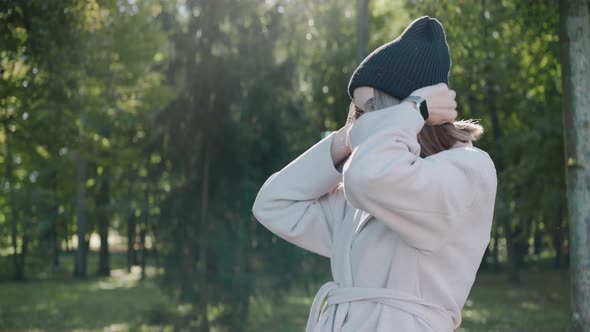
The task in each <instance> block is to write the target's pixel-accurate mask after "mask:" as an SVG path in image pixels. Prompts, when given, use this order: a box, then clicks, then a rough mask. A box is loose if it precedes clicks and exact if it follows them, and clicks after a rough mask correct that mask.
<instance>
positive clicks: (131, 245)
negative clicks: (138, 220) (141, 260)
mask: <svg viewBox="0 0 590 332" xmlns="http://www.w3.org/2000/svg"><path fill="white" fill-rule="evenodd" d="M136 264H137V253H136V252H135V213H134V211H132V210H130V211H129V216H127V272H128V273H131V267H132V266H133V265H136Z"/></svg>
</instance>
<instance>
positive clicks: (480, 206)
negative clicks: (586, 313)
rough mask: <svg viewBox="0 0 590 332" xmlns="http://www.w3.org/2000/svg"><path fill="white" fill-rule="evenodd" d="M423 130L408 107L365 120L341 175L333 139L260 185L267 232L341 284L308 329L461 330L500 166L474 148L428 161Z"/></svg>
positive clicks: (259, 206) (328, 291) (322, 295)
mask: <svg viewBox="0 0 590 332" xmlns="http://www.w3.org/2000/svg"><path fill="white" fill-rule="evenodd" d="M423 125H424V120H423V119H422V117H421V115H420V114H419V112H418V111H416V110H415V108H413V107H412V106H411V105H408V103H402V104H400V105H396V106H393V107H390V108H386V109H383V110H379V111H374V112H370V113H367V114H365V115H363V116H362V117H361V118H359V119H358V120H357V121H356V122H355V124H354V125H353V126H352V129H351V130H350V135H349V137H350V143H351V146H352V149H353V150H352V154H351V155H350V158H349V160H348V161H347V162H346V164H345V165H344V168H343V171H342V173H340V172H338V170H337V169H336V168H335V167H334V163H333V161H332V159H331V156H330V145H331V142H332V139H333V137H334V134H335V132H332V133H331V134H330V135H328V136H327V137H325V138H324V139H322V140H321V141H319V142H318V143H316V144H315V145H314V146H312V147H311V148H309V149H308V150H307V151H305V152H304V153H303V154H301V155H300V156H299V157H298V158H296V159H295V160H293V161H292V162H291V163H289V164H288V165H287V166H285V167H284V168H283V169H281V170H280V171H278V172H276V173H274V174H273V175H272V176H270V177H269V178H268V180H267V181H266V182H265V183H264V185H263V186H262V188H261V189H260V191H259V193H258V195H257V197H256V201H255V203H254V206H253V209H252V210H253V213H254V215H255V217H256V218H257V219H258V221H259V222H260V223H261V224H262V225H264V226H265V227H266V228H268V229H269V230H270V231H272V232H273V233H275V234H277V235H278V236H280V237H282V238H283V239H285V240H287V241H289V242H291V243H294V244H296V245H298V246H300V247H302V248H305V249H307V250H310V251H312V252H315V253H317V254H320V255H323V256H327V257H330V259H331V270H332V276H333V279H334V280H333V281H331V282H328V283H327V284H325V285H324V286H323V287H322V288H321V289H320V290H319V292H318V294H317V295H316V297H315V299H314V303H313V305H312V308H311V312H310V316H309V320H308V324H307V329H306V330H307V331H308V332H312V331H316V332H317V331H325V332H380V331H400V332H409V331H412V332H413V331H416V332H422V331H424V332H426V331H430V332H431V331H437V332H447V331H452V330H453V329H456V328H457V327H458V326H459V325H460V323H461V308H462V307H463V305H464V304H465V301H466V299H467V296H468V294H469V291H470V289H471V287H472V285H473V282H474V280H475V275H476V272H477V270H478V268H479V265H480V263H481V259H482V257H483V253H484V251H485V249H486V247H487V245H488V243H489V240H490V231H491V224H492V219H493V211H494V202H495V196H496V187H497V179H496V169H495V167H494V163H493V162H492V160H491V159H490V157H489V155H488V154H487V153H486V152H484V151H483V150H480V149H478V148H476V147H473V145H472V144H471V143H467V144H457V145H456V146H455V147H453V148H451V149H449V150H446V151H443V152H440V153H437V154H435V155H432V156H429V157H427V158H421V157H420V156H419V154H420V145H419V144H418V141H417V138H416V135H417V133H418V132H419V131H420V130H421V129H422V127H423ZM323 300H326V304H325V305H324V307H323V308H322V310H320V306H321V304H322V301H323ZM320 311H321V313H320Z"/></svg>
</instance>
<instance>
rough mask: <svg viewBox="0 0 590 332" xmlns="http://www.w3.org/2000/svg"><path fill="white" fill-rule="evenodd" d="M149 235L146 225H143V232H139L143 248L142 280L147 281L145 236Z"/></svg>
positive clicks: (141, 262)
mask: <svg viewBox="0 0 590 332" xmlns="http://www.w3.org/2000/svg"><path fill="white" fill-rule="evenodd" d="M146 233H147V229H146V225H143V227H141V230H140V231H139V241H140V247H141V261H140V264H141V280H145V277H146V274H145V266H146V262H147V249H146V248H145V236H146Z"/></svg>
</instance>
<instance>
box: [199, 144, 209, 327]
mask: <svg viewBox="0 0 590 332" xmlns="http://www.w3.org/2000/svg"><path fill="white" fill-rule="evenodd" d="M208 144H209V143H208V142H205V148H204V154H205V156H204V160H203V186H202V188H201V218H200V223H199V265H198V275H199V277H198V279H199V280H198V283H199V304H198V307H199V312H200V315H201V326H200V332H209V315H208V314H207V308H208V306H209V294H208V288H209V287H208V280H207V253H208V252H207V251H208V250H207V249H208V248H207V247H208V243H207V239H208V237H209V234H208V228H209V227H208V226H209V223H208V220H207V217H208V215H207V212H208V211H207V209H208V208H209V166H210V165H209V164H210V162H211V160H210V155H209V146H208Z"/></svg>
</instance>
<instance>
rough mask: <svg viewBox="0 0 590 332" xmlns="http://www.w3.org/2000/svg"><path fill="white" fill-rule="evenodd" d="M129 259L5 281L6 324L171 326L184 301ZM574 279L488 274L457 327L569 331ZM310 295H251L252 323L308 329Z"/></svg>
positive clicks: (1, 315) (0, 303)
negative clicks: (74, 273)
mask: <svg viewBox="0 0 590 332" xmlns="http://www.w3.org/2000/svg"><path fill="white" fill-rule="evenodd" d="M123 262H124V260H120V259H119V258H115V259H114V260H113V264H114V267H115V269H114V270H113V275H112V276H111V277H109V278H89V279H88V280H85V281H80V280H75V279H70V278H58V279H49V280H37V281H29V282H20V283H19V282H1V283H0V331H172V330H173V328H172V325H170V321H171V319H172V318H169V317H166V315H167V314H170V313H173V314H172V315H174V313H178V312H179V310H186V308H185V309H182V308H179V307H177V306H175V305H173V304H172V303H171V302H169V300H168V299H167V297H166V296H165V294H163V293H162V292H161V291H160V289H159V288H158V287H157V286H156V285H155V284H154V282H153V281H152V280H150V279H148V280H147V281H144V282H141V281H140V280H139V269H137V268H135V269H134V270H133V273H131V274H127V273H126V271H125V270H124V269H123V266H121V265H122V263H123ZM89 266H91V265H89ZM568 281H569V276H568V273H567V271H564V270H560V271H554V270H542V271H527V272H525V273H523V282H522V283H521V284H520V285H510V284H508V283H507V282H506V281H505V278H504V276H501V275H491V274H482V275H480V276H478V279H477V281H476V284H475V286H474V288H473V290H472V292H471V294H470V297H469V300H468V301H467V303H466V306H465V308H464V309H463V324H462V325H461V327H460V328H459V330H458V331H460V332H471V331H486V332H487V331H502V332H505V331H522V332H527V331H531V332H532V331H568V330H569V326H570V325H569V296H568V294H569V291H568V287H569V286H568V284H569V283H568ZM312 296H313V294H305V293H304V292H303V291H301V290H295V291H293V292H292V293H291V294H290V296H289V297H288V298H287V300H286V301H285V302H284V303H270V301H269V300H268V299H265V298H262V297H260V298H252V299H251V309H252V310H251V317H250V322H251V324H250V330H251V331H257V332H258V331H263V332H275V331H276V332H291V331H302V330H303V328H304V326H305V322H306V319H307V314H308V312H309V307H310V305H311V297H312Z"/></svg>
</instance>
